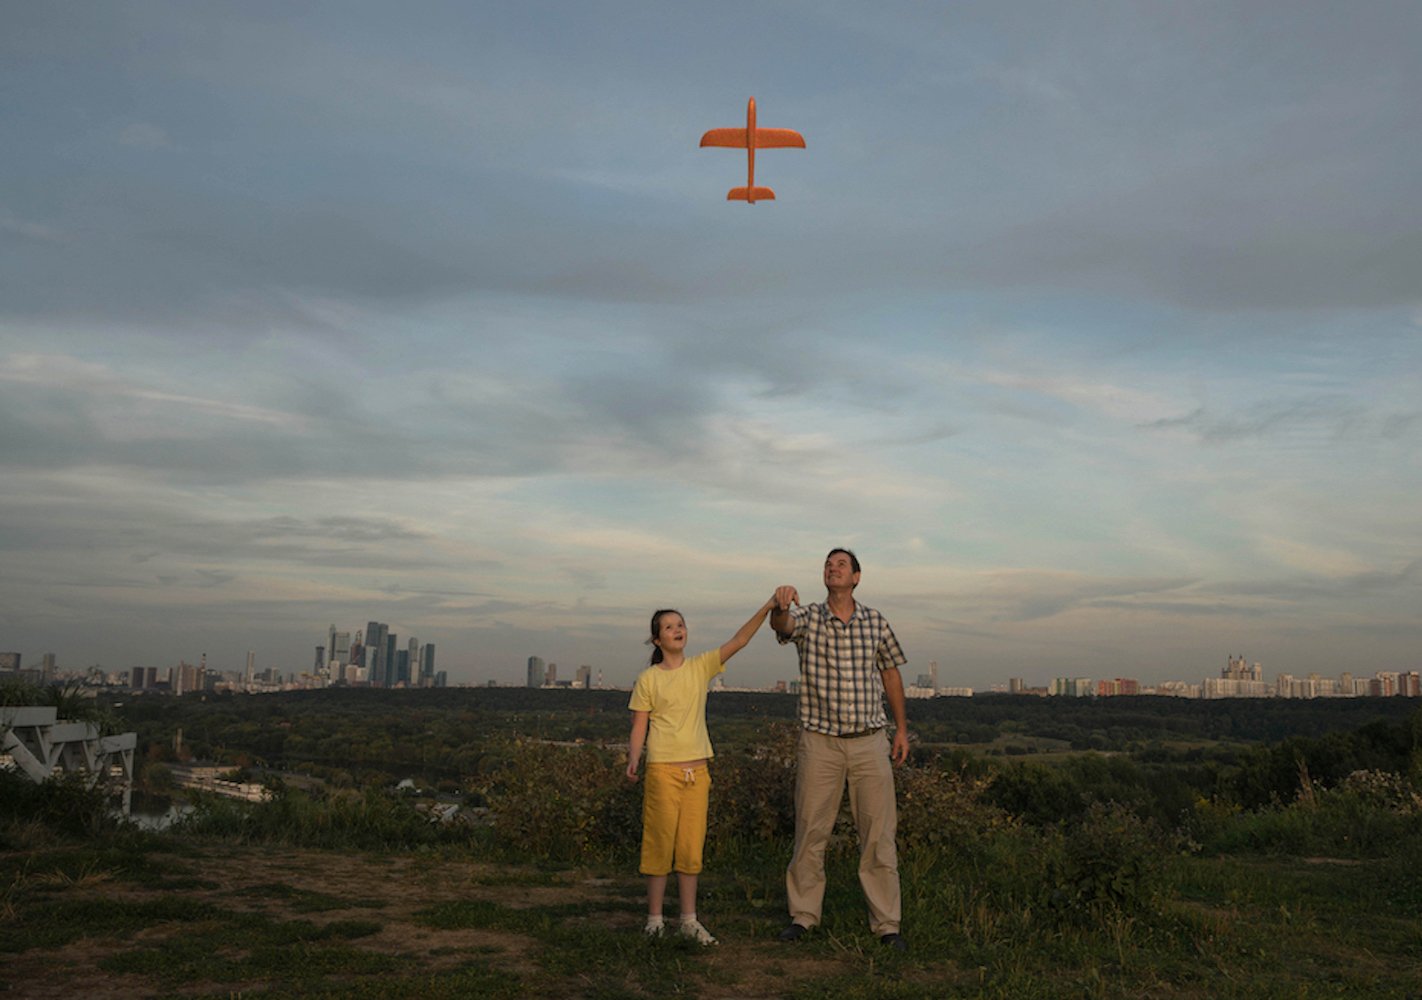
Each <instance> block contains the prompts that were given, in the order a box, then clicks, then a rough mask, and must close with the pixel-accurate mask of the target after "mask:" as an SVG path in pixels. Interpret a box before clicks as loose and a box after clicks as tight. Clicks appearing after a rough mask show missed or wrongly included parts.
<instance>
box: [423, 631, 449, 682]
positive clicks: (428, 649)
mask: <svg viewBox="0 0 1422 1000" xmlns="http://www.w3.org/2000/svg"><path fill="white" fill-rule="evenodd" d="M434 657H435V644H434V643H432V642H427V643H425V644H424V646H423V647H421V649H420V687H437V686H438V687H443V685H436V684H435V665H434V663H435V661H434Z"/></svg>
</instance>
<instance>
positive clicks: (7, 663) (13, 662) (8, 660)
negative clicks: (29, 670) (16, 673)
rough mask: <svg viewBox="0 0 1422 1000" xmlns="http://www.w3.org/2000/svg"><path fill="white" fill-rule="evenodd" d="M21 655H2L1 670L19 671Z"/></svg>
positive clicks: (0, 659)
mask: <svg viewBox="0 0 1422 1000" xmlns="http://www.w3.org/2000/svg"><path fill="white" fill-rule="evenodd" d="M19 669H20V654H19V653H0V670H19Z"/></svg>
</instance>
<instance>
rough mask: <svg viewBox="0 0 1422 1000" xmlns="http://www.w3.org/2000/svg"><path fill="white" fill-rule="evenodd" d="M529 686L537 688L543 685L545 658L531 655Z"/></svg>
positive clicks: (529, 661) (529, 659)
mask: <svg viewBox="0 0 1422 1000" xmlns="http://www.w3.org/2000/svg"><path fill="white" fill-rule="evenodd" d="M527 686H528V687H531V688H536V687H542V686H543V658H542V657H539V656H530V657H529V658H528V685H527Z"/></svg>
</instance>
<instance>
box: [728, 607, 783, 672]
mask: <svg viewBox="0 0 1422 1000" xmlns="http://www.w3.org/2000/svg"><path fill="white" fill-rule="evenodd" d="M774 607H775V597H774V595H772V596H771V598H770V600H768V601H766V602H765V603H764V604H762V605H761V606H760V610H759V611H757V612H756V613H755V614H753V615H751V616H750V621H748V622H746V623H745V624H744V625H742V626H741V627H740V629H739V630H738V631H737V632H736V634H735V635H733V636H731V637H730V638H729V639H727V640H726V643H725V645H723V646H722V647H721V662H722V663H725V662H726V661H727V660H729V659H730V658H731V657H733V656H735V655H736V654H737V653H739V652H740V651H741V650H742V649H744V648H745V645H746V643H748V642H750V641H751V636H753V635H755V633H756V630H757V629H759V628H760V626H761V623H763V622H764V621H765V616H766V615H768V614H770V612H771V609H772V608H774Z"/></svg>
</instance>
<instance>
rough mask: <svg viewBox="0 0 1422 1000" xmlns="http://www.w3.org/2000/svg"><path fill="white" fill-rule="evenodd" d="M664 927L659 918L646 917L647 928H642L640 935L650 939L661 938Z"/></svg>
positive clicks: (664, 924)
mask: <svg viewBox="0 0 1422 1000" xmlns="http://www.w3.org/2000/svg"><path fill="white" fill-rule="evenodd" d="M666 926H667V925H666V923H665V922H664V921H663V920H662V918H661V917H648V918H647V926H645V927H643V928H642V933H643V934H645V935H647V937H651V938H656V937H661V936H662V931H664V930H666Z"/></svg>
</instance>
